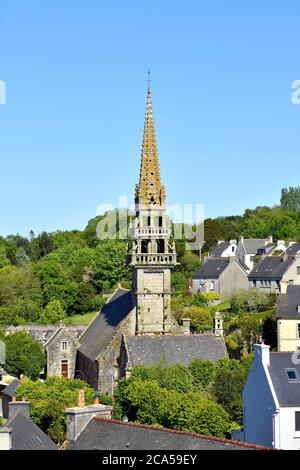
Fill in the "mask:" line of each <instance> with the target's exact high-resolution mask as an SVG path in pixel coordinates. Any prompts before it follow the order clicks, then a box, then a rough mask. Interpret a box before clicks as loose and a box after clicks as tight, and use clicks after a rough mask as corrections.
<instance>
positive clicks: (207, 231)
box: [203, 219, 225, 250]
mask: <svg viewBox="0 0 300 470" xmlns="http://www.w3.org/2000/svg"><path fill="white" fill-rule="evenodd" d="M204 237H205V244H204V247H203V249H204V250H211V249H212V248H214V247H215V246H216V245H217V243H218V241H219V240H224V238H225V230H224V228H223V226H222V224H221V223H220V221H219V220H218V219H205V221H204Z"/></svg>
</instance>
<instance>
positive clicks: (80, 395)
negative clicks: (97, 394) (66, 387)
mask: <svg viewBox="0 0 300 470" xmlns="http://www.w3.org/2000/svg"><path fill="white" fill-rule="evenodd" d="M77 405H78V407H79V408H83V407H84V406H85V396H84V390H83V389H80V390H79V391H78V403H77Z"/></svg>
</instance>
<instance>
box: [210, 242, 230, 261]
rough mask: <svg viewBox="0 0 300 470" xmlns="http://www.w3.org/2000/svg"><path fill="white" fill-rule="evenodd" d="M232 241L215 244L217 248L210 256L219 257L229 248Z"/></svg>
mask: <svg viewBox="0 0 300 470" xmlns="http://www.w3.org/2000/svg"><path fill="white" fill-rule="evenodd" d="M229 246H230V242H222V243H219V245H217V246H215V248H214V249H213V250H212V251H211V252H210V253H209V256H211V257H214V258H219V257H221V256H222V254H223V253H224V251H225V250H227V248H229Z"/></svg>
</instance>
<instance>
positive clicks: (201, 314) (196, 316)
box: [181, 306, 213, 333]
mask: <svg viewBox="0 0 300 470" xmlns="http://www.w3.org/2000/svg"><path fill="white" fill-rule="evenodd" d="M185 317H186V318H189V319H190V320H191V327H192V328H194V329H195V330H196V331H197V332H199V333H201V332H203V331H209V330H211V329H212V327H213V318H212V315H211V313H210V311H209V310H208V309H205V308H201V307H196V306H192V307H190V308H189V309H187V310H186V311H183V313H182V314H181V318H185Z"/></svg>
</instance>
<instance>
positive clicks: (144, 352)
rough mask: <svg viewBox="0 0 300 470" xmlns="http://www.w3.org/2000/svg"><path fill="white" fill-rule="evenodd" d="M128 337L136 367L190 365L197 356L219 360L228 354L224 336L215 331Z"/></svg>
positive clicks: (130, 359) (128, 346)
mask: <svg viewBox="0 0 300 470" xmlns="http://www.w3.org/2000/svg"><path fill="white" fill-rule="evenodd" d="M125 341H126V347H127V354H128V359H129V361H130V364H131V366H132V367H135V366H138V365H144V366H151V365H154V364H159V363H160V362H163V363H164V364H165V365H167V366H168V365H172V364H183V365H186V366H187V365H189V364H190V363H191V362H192V361H193V360H194V359H205V360H209V361H217V360H218V359H221V358H222V357H226V356H227V350H226V346H225V342H224V339H223V338H221V337H216V336H214V335H212V334H207V335H204V334H203V335H195V334H191V335H170V336H169V335H160V336H155V335H153V336H150V335H149V336H148V335H142V336H127V337H126V338H125Z"/></svg>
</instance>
